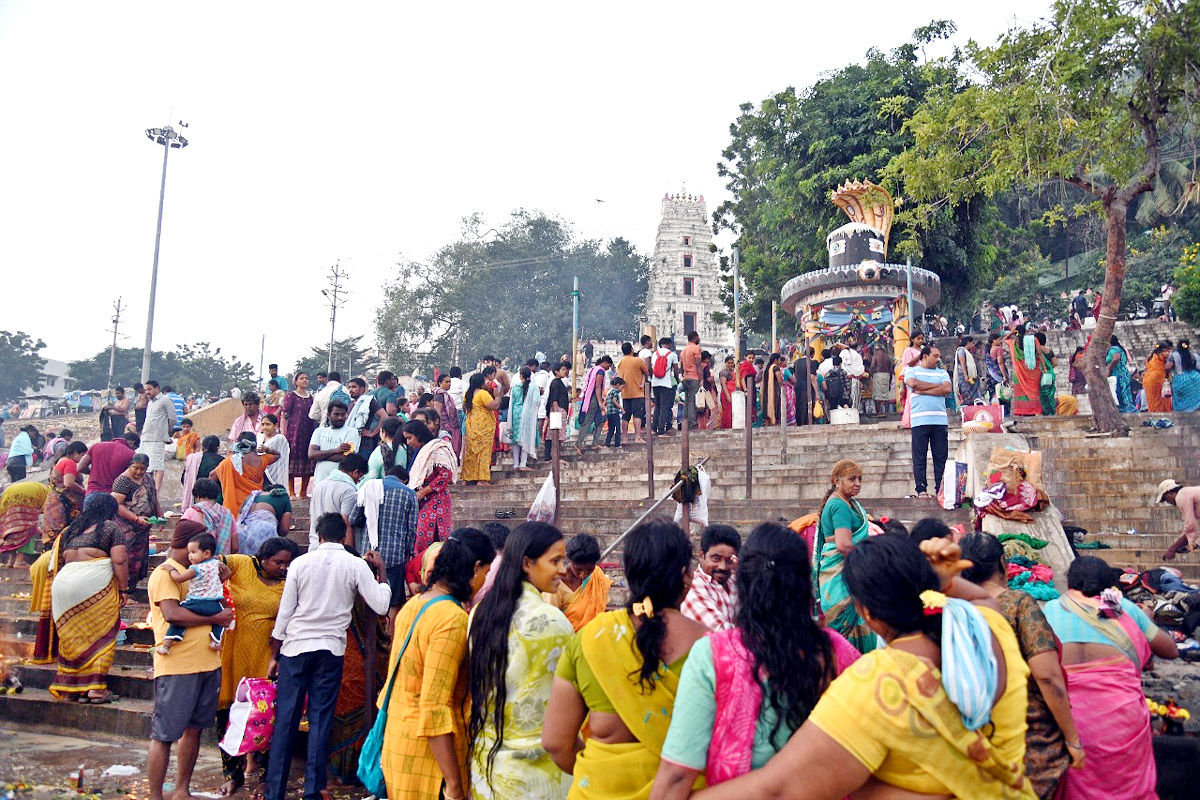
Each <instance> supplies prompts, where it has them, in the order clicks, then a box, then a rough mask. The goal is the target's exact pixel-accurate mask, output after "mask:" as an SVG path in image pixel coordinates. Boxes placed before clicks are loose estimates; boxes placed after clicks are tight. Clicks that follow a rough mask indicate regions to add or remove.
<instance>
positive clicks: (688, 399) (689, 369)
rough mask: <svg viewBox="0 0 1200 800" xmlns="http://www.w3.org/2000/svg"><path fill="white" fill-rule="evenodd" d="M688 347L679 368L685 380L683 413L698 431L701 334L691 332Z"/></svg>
mask: <svg viewBox="0 0 1200 800" xmlns="http://www.w3.org/2000/svg"><path fill="white" fill-rule="evenodd" d="M687 340H688V343H687V346H686V347H684V348H683V351H682V352H681V353H680V354H679V366H680V368H681V369H682V370H683V374H682V375H681V376H680V377H681V378H682V380H683V413H684V414H686V415H687V421H688V425H690V426H691V428H692V430H695V429H696V392H698V391H699V390H700V359H701V357H702V351H701V350H700V334H699V333H697V332H696V331H690V332H689V333H688V335H687Z"/></svg>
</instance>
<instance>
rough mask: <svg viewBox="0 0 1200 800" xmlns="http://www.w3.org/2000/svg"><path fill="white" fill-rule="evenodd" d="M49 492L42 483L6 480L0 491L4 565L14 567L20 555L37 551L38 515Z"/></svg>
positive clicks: (1, 538)
mask: <svg viewBox="0 0 1200 800" xmlns="http://www.w3.org/2000/svg"><path fill="white" fill-rule="evenodd" d="M49 496H50V490H49V489H48V488H47V487H46V484H44V483H38V482H35V481H20V482H19V483H10V484H9V485H8V488H6V489H5V490H4V493H3V494H0V554H7V556H8V563H7V564H5V566H7V567H16V566H17V560H18V559H19V558H20V557H21V556H22V555H23V554H27V555H31V556H36V555H37V552H38V551H37V547H38V545H40V544H41V542H40V541H38V516H39V515H40V514H41V513H42V506H44V505H45V504H46V499H47V498H48V497H49Z"/></svg>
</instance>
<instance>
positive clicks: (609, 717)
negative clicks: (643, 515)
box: [542, 521, 707, 800]
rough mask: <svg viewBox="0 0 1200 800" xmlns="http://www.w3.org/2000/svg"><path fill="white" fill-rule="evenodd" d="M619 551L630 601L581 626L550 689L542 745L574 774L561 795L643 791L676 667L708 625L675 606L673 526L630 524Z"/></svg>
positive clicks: (684, 565) (685, 546)
mask: <svg viewBox="0 0 1200 800" xmlns="http://www.w3.org/2000/svg"><path fill="white" fill-rule="evenodd" d="M624 561H625V575H626V578H627V579H628V581H629V604H628V605H627V606H626V607H625V608H623V609H620V610H618V611H608V612H605V613H603V614H600V615H599V616H598V617H596V618H595V619H593V620H592V621H591V622H589V623H588V624H586V625H584V626H583V628H581V629H580V631H579V633H577V634H576V635H575V636H574V637H573V638H572V639H571V641H570V643H569V644H568V645H567V647H566V649H565V650H564V652H563V654H562V657H561V658H560V659H559V662H558V669H557V672H556V674H555V677H554V683H553V686H552V687H551V690H550V703H549V705H548V707H547V710H546V723H545V726H544V727H543V729H542V746H543V747H545V748H546V751H547V752H548V753H549V754H550V757H551V758H553V759H554V763H556V764H557V765H558V767H559V769H561V770H562V771H563V772H566V773H567V774H569V775H573V776H574V780H573V782H572V783H571V789H570V791H569V793H568V794H567V797H568V800H600V799H601V798H605V799H607V798H621V799H622V800H647V799H648V798H649V797H650V790H651V787H652V786H653V784H654V776H655V773H656V772H657V771H658V766H659V762H660V760H661V756H662V751H663V743H664V742H665V741H666V738H667V730H668V728H669V726H670V724H671V713H672V710H673V709H674V707H675V694H676V692H677V691H678V689H679V676H680V673H681V672H682V671H683V667H684V663H685V662H686V661H687V657H688V653H689V652H690V651H691V649H692V645H693V644H695V642H696V640H698V639H699V638H700V637H702V636H703V635H704V634H705V633H706V632H707V629H706V628H705V627H704V626H703V625H701V624H700V623H698V622H695V621H693V620H691V619H688V618H687V617H685V616H683V614H681V613H680V611H679V606H680V604H681V603H682V602H683V598H684V596H685V595H686V594H687V590H688V586H689V584H690V582H691V574H692V571H691V566H692V544H691V542H690V541H689V539H688V537H687V534H685V533H684V532H683V531H682V530H681V529H680V528H679V527H678V526H676V525H674V524H673V523H670V522H665V521H656V522H646V523H643V524H642V525H639V526H638V527H636V528H634V529H633V531H631V532H630V534H629V537H628V538H627V539H626V540H625V558H624ZM585 719H587V722H588V729H589V730H588V735H587V739H586V740H584V741H583V743H582V744H581V743H580V729H581V728H582V727H583V724H584V720H585Z"/></svg>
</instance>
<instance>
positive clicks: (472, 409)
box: [462, 370, 500, 483]
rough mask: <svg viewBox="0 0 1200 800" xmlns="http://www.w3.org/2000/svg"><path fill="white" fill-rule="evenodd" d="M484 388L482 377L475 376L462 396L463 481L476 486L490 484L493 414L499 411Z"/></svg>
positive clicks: (494, 434)
mask: <svg viewBox="0 0 1200 800" xmlns="http://www.w3.org/2000/svg"><path fill="white" fill-rule="evenodd" d="M493 372H494V370H493ZM485 384H486V378H485V377H484V373H482V372H476V373H475V374H474V375H472V376H471V382H470V383H469V384H468V385H467V393H466V394H465V395H464V396H463V413H464V414H465V415H466V417H467V437H466V438H465V439H464V440H463V451H462V479H463V480H464V481H468V482H475V483H489V482H490V481H491V480H492V444H493V441H494V440H495V438H496V425H497V422H496V410H497V409H498V408H500V401H499V400H498V399H496V398H495V397H493V396H492V394H491V393H490V392H488V390H487V388H486V385H485Z"/></svg>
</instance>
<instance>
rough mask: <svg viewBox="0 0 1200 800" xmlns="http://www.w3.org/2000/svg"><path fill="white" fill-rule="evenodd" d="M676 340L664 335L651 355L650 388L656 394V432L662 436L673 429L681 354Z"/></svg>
mask: <svg viewBox="0 0 1200 800" xmlns="http://www.w3.org/2000/svg"><path fill="white" fill-rule="evenodd" d="M673 345H674V341H673V340H672V339H670V338H669V337H666V336H664V337H663V338H661V339H659V340H658V349H657V350H655V351H654V354H653V355H652V356H651V357H650V389H651V391H652V393H653V394H654V434H655V435H656V436H662V435H663V434H665V433H667V432H668V431H669V430H671V419H672V417H673V416H674V413H675V385H676V383H677V382H678V380H679V356H678V354H676V352H675V349H674V347H673Z"/></svg>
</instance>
